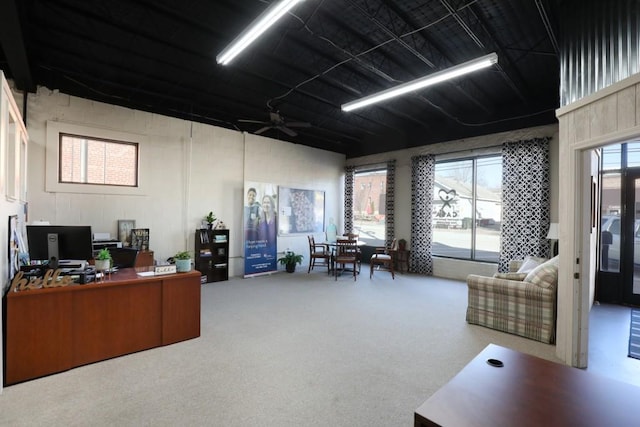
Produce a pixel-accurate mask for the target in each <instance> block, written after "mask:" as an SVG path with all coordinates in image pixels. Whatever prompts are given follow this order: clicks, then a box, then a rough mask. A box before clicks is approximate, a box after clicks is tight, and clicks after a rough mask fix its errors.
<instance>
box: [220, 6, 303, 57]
mask: <svg viewBox="0 0 640 427" xmlns="http://www.w3.org/2000/svg"><path fill="white" fill-rule="evenodd" d="M301 1H304V0H283V1H281V2H279V3H274V4H272V5H271V6H270V7H269V8H268V9H267V10H265V11H264V13H262V15H260V16H258V17H257V18H256V19H255V20H254V21H253V22H252V23H251V25H249V26H248V27H247V28H246V29H245V30H244V31H243V32H242V33H240V35H239V36H238V37H236V38H235V39H234V40H233V41H232V42H231V44H229V45H228V46H227V47H225V48H224V50H223V51H222V52H220V53H219V54H218V56H216V61H217V62H218V64H222V65H227V64H228V63H229V62H231V60H232V59H233V58H235V57H236V56H237V55H238V54H239V53H240V52H242V51H243V50H244V49H245V48H246V47H247V46H249V45H250V44H251V43H253V42H254V41H255V39H257V38H258V37H260V35H261V34H262V33H264V32H265V31H266V30H267V29H268V28H269V27H271V26H272V25H273V24H275V23H276V21H278V19H280V18H282V16H283V15H284V14H285V13H287V12H288V11H289V10H290V9H291V8H292V7H293V6H295V5H296V4H298V3H300V2H301Z"/></svg>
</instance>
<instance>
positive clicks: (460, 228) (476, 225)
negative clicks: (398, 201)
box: [432, 156, 502, 262]
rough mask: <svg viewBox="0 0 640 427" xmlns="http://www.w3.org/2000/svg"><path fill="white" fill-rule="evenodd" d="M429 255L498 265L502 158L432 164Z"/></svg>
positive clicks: (491, 157) (482, 158)
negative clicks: (431, 239)
mask: <svg viewBox="0 0 640 427" xmlns="http://www.w3.org/2000/svg"><path fill="white" fill-rule="evenodd" d="M432 218H433V248H432V253H433V255H437V256H444V257H451V258H461V259H473V260H478V261H488V262H498V260H499V253H500V223H501V221H502V158H501V157H500V156H488V157H477V158H471V159H461V160H453V161H442V162H436V167H435V182H434V198H433V212H432Z"/></svg>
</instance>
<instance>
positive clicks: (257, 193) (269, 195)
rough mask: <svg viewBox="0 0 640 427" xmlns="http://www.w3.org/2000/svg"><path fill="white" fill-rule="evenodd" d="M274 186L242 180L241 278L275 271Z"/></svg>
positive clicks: (276, 268)
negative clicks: (242, 256) (243, 182)
mask: <svg viewBox="0 0 640 427" xmlns="http://www.w3.org/2000/svg"><path fill="white" fill-rule="evenodd" d="M277 189H278V187H277V185H275V184H268V183H263V182H251V181H247V182H245V188H244V195H245V202H244V203H245V205H244V218H243V224H244V225H243V226H244V277H250V276H255V275H259V274H266V273H272V272H275V271H277V270H278V265H277V252H278V241H277V239H278V191H277Z"/></svg>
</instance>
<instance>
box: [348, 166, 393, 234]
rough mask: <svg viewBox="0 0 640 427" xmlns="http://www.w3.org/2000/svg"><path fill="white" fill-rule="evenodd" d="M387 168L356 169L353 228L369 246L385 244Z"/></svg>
mask: <svg viewBox="0 0 640 427" xmlns="http://www.w3.org/2000/svg"><path fill="white" fill-rule="evenodd" d="M386 185H387V170H386V169H375V170H362V171H356V172H355V174H354V181H353V230H354V233H356V234H358V239H359V240H361V241H363V242H365V243H366V244H367V245H368V246H384V244H385V235H386V234H385V233H386V222H385V219H386V212H385V207H386V202H387V188H386Z"/></svg>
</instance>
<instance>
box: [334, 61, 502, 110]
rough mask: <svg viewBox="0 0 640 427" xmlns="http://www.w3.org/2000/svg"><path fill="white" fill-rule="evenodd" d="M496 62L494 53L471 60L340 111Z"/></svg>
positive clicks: (350, 104) (390, 89)
mask: <svg viewBox="0 0 640 427" xmlns="http://www.w3.org/2000/svg"><path fill="white" fill-rule="evenodd" d="M496 62H498V55H496V54H495V53H490V54H488V55H485V56H481V57H480V58H476V59H472V60H471V61H467V62H463V63H462V64H458V65H454V66H453V67H451V68H447V69H446V70H442V71H438V72H436V73H433V74H429V75H427V76H424V77H420V78H418V79H416V80H412V81H410V82H407V83H403V84H401V85H398V86H395V87H392V88H389V89H386V90H383V91H382V92H378V93H374V94H373V95H369V96H365V97H364V98H360V99H356V100H355V101H351V102H347V103H346V104H343V105H342V111H352V110H355V109H356V108H362V107H365V106H367V105H371V104H374V103H377V102H381V101H385V100H387V99H391V98H395V97H396V96H400V95H404V94H405V93H409V92H413V91H416V90H418V89H422V88H425V87H427V86H431V85H434V84H437V83H441V82H444V81H446V80H450V79H453V78H455V77H459V76H461V75H463V74H467V73H471V72H474V71H477V70H480V69H482V68H486V67H490V66H491V65H492V64H495V63H496Z"/></svg>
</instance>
